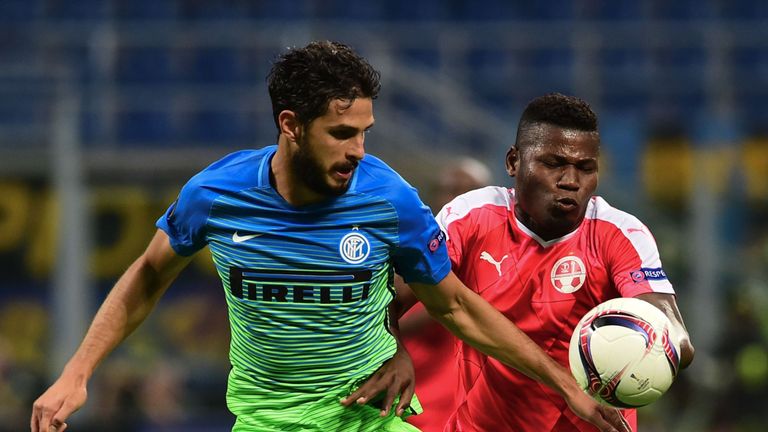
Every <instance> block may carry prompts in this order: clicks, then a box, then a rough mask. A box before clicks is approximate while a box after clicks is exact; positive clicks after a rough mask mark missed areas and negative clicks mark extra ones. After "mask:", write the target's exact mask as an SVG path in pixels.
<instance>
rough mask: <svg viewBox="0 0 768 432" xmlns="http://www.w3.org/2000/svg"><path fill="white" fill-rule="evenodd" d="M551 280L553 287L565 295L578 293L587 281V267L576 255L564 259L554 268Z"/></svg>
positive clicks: (558, 261)
mask: <svg viewBox="0 0 768 432" xmlns="http://www.w3.org/2000/svg"><path fill="white" fill-rule="evenodd" d="M550 280H551V281H552V286H554V287H555V289H556V290H558V291H560V292H561V293H563V294H570V293H573V292H576V291H578V290H579V288H581V287H582V286H583V285H584V282H585V281H586V280H587V267H586V266H585V265H584V261H582V260H581V258H579V257H577V256H575V255H568V256H565V257H562V258H560V259H559V260H557V262H556V263H555V265H554V266H552V271H551V272H550Z"/></svg>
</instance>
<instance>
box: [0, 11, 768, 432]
mask: <svg viewBox="0 0 768 432" xmlns="http://www.w3.org/2000/svg"><path fill="white" fill-rule="evenodd" d="M313 39H333V40H339V41H342V42H345V43H347V44H349V45H351V46H352V47H353V48H355V49H356V50H357V51H359V52H360V53H361V54H363V55H364V56H366V57H367V58H368V59H369V60H370V61H371V63H372V64H373V65H374V66H375V67H377V68H378V69H379V70H380V71H381V72H382V83H383V89H382V92H381V95H380V97H379V99H378V100H377V101H376V104H375V115H376V126H375V128H374V129H373V131H372V132H371V133H370V135H369V136H368V138H367V141H366V144H367V151H368V152H369V153H373V154H376V155H378V156H380V157H382V158H383V159H385V160H386V161H387V162H388V163H390V165H392V166H393V167H395V168H396V169H397V170H399V172H400V173H401V174H402V175H403V176H404V177H405V178H406V179H407V180H409V181H410V182H411V183H412V184H414V185H415V186H416V187H418V188H419V190H420V193H421V195H422V197H423V198H424V200H425V201H427V202H428V203H430V204H432V205H433V206H435V207H436V206H438V205H440V204H442V202H443V201H442V200H443V198H442V196H441V195H440V193H441V192H442V191H440V190H439V188H440V185H441V181H440V179H439V176H438V173H439V171H440V169H441V168H442V167H444V166H446V165H447V164H450V163H451V161H453V160H454V159H456V158H458V157H462V156H472V157H474V158H475V159H477V160H479V161H481V162H483V163H485V164H486V165H487V166H488V167H490V170H491V176H492V178H493V183H496V184H501V185H511V182H510V180H509V179H508V178H507V177H506V176H505V174H504V154H505V152H506V150H507V148H508V147H509V146H510V145H511V144H512V143H513V142H514V136H515V130H516V126H517V119H518V116H519V114H520V112H521V111H522V109H523V108H524V107H525V105H526V103H527V102H528V101H529V100H530V99H532V98H533V97H535V96H539V95H541V94H544V93H549V92H552V91H559V92H563V93H568V94H573V95H576V96H579V97H581V98H583V99H585V100H587V101H588V102H590V103H591V104H592V106H593V108H594V109H595V111H596V112H597V113H598V115H599V118H600V121H601V126H600V130H601V133H602V139H603V150H602V161H601V163H602V165H601V186H600V189H599V191H598V193H599V194H601V195H603V196H605V197H606V198H607V199H608V200H609V202H611V203H613V204H614V205H616V206H617V207H619V208H622V209H624V210H627V211H629V212H631V213H633V214H635V215H636V216H638V217H639V218H640V219H641V220H643V221H644V222H645V223H646V224H647V225H648V226H649V227H650V228H651V230H652V231H653V232H654V234H655V236H656V240H657V242H658V244H659V248H660V251H661V256H662V261H663V263H664V268H665V270H666V272H667V274H668V275H669V277H670V279H671V280H672V282H673V284H674V285H675V287H676V289H677V292H678V294H679V298H678V303H679V305H680V307H681V309H682V312H683V314H684V316H685V317H686V322H687V324H688V326H689V330H690V332H691V335H692V338H693V341H694V343H695V346H696V348H697V352H696V360H695V362H694V364H693V365H692V367H691V368H689V369H688V370H686V371H685V373H684V374H683V375H682V376H681V377H680V379H679V380H678V381H677V382H676V383H675V385H674V386H673V387H672V389H671V390H670V392H669V394H667V395H665V396H664V397H663V398H662V399H661V400H660V401H659V402H657V403H656V404H654V405H652V406H649V407H646V408H644V409H642V410H641V417H640V418H641V420H640V425H641V431H647V432H650V431H659V432H662V431H718V432H726V431H727V432H730V431H734V432H736V431H739V432H741V431H763V430H765V420H764V415H765V408H766V407H768V275H767V274H766V273H768V265H766V264H768V228H766V223H765V222H766V220H768V110H766V109H765V100H766V97H768V2H764V1H762V0H676V1H665V0H551V1H546V2H543V1H542V2H532V1H524V0H417V1H411V0H391V1H384V0H371V1H341V0H323V1H320V0H316V1H315V0H250V1H247V0H217V1H213V0H210V1H206V0H0V198H1V199H0V431H13V432H17V431H22V430H25V429H26V428H28V426H27V425H28V421H29V414H30V407H31V403H32V401H33V400H34V399H35V398H36V397H37V396H38V395H39V394H40V393H41V392H42V391H43V390H44V389H45V387H46V386H47V385H48V384H49V383H50V382H51V380H52V379H53V378H54V377H55V376H57V375H58V373H59V371H60V368H61V366H62V365H63V363H64V361H65V360H66V358H68V357H69V355H71V353H72V352H73V350H74V348H75V346H76V344H77V343H78V341H79V340H80V338H81V337H82V335H83V333H84V331H85V328H86V326H87V325H88V323H89V322H90V319H91V317H92V315H93V313H94V311H95V308H96V306H97V305H98V304H99V303H100V302H101V300H102V299H103V298H104V296H105V295H106V293H107V291H108V290H109V288H110V287H111V286H112V284H113V283H114V282H115V280H116V278H117V277H118V276H119V275H120V274H121V273H122V271H123V270H124V269H125V268H126V267H127V265H128V264H129V263H130V262H131V261H132V260H133V259H134V258H135V257H136V256H137V255H138V254H140V253H141V251H142V250H143V247H144V246H145V245H146V244H147V241H148V240H149V238H150V237H151V235H152V234H153V232H154V221H155V220H156V219H157V217H159V216H160V215H161V214H162V213H163V211H164V210H165V208H166V206H167V205H168V204H169V203H170V202H171V201H173V199H174V198H175V195H176V193H177V192H178V190H179V188H180V187H181V185H182V184H183V183H184V182H185V181H186V179H188V178H189V176H191V175H192V174H194V173H195V172H197V171H198V170H200V169H201V168H203V167H204V166H206V165H207V164H208V163H210V162H212V161H214V160H216V159H218V158H219V157H221V156H223V155H224V154H226V153H228V152H230V151H232V150H235V149H240V148H257V147H262V146H265V145H268V144H272V143H273V142H274V141H275V137H276V131H275V126H274V124H273V121H272V116H271V106H270V103H269V100H268V96H267V91H266V83H265V76H266V74H267V72H268V70H269V68H270V64H271V60H272V59H273V58H274V57H275V55H276V54H277V53H279V52H280V51H282V50H283V49H284V48H285V47H287V46H294V45H298V46H301V45H304V44H305V43H306V42H308V41H310V40H313ZM434 210H435V211H436V210H438V208H435V209H434ZM202 255H205V254H202ZM228 332H229V330H228V325H227V319H226V311H225V305H224V301H223V294H222V292H221V287H220V283H219V281H218V278H217V276H216V275H215V272H214V270H213V267H212V265H211V264H210V263H209V259H208V257H205V256H201V257H199V259H198V260H197V261H196V262H195V265H193V266H191V268H189V269H188V270H187V271H185V273H184V274H183V275H182V277H181V278H180V279H179V280H178V281H177V283H176V284H175V285H174V286H173V287H172V288H171V289H170V290H169V292H168V294H167V295H166V297H165V298H164V299H163V300H162V301H161V303H160V305H159V306H158V309H157V310H156V311H155V312H154V313H153V314H152V315H151V316H150V318H149V319H148V321H147V322H146V323H145V324H144V325H143V326H142V327H141V328H140V329H139V330H138V331H137V332H136V333H135V334H134V335H132V336H131V337H130V338H129V339H128V340H127V342H126V343H125V344H124V345H123V346H122V347H121V348H120V349H119V350H118V351H117V352H115V353H114V354H113V355H112V356H111V357H110V358H109V359H108V360H107V361H105V363H104V364H103V365H102V366H101V368H100V369H99V370H98V372H97V374H96V376H95V378H94V380H93V381H92V386H91V388H90V389H89V390H90V398H89V403H88V405H87V406H86V407H85V408H84V409H83V410H82V411H81V412H80V413H78V414H77V415H76V416H74V417H73V419H72V422H71V424H72V430H77V431H91V430H94V431H95V430H100V431H103V430H109V431H126V432H134V431H142V432H150V431H176V430H178V431H182V430H183V431H193V432H194V431H220V430H221V431H223V430H227V428H228V427H229V426H230V425H231V423H232V419H231V417H230V415H229V414H228V412H227V411H226V408H225V404H224V393H225V380H226V374H227V372H228V368H229V363H228V360H227V348H228V343H229V335H228Z"/></svg>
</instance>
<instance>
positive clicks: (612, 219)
mask: <svg viewBox="0 0 768 432" xmlns="http://www.w3.org/2000/svg"><path fill="white" fill-rule="evenodd" d="M587 218H588V219H592V220H594V221H599V222H604V223H607V224H608V225H609V226H612V227H614V228H615V229H618V230H620V231H622V232H624V233H625V234H631V233H632V232H633V231H647V230H648V228H647V227H646V226H645V224H643V223H642V222H641V221H640V219H638V218H637V217H636V216H634V215H633V214H630V213H629V212H626V211H624V210H620V209H618V208H616V207H614V206H612V205H611V204H609V203H608V201H606V200H605V199H604V198H603V197H600V196H593V197H592V198H591V199H590V201H589V207H588V208H587Z"/></svg>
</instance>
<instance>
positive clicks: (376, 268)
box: [157, 146, 450, 414]
mask: <svg viewBox="0 0 768 432" xmlns="http://www.w3.org/2000/svg"><path fill="white" fill-rule="evenodd" d="M276 150H277V147H276V146H269V147H266V148H263V149H261V150H246V151H240V152H236V153H233V154H230V155H228V156H226V157H224V158H223V159H221V160H219V161H218V162H215V163H213V164H212V165H210V166H209V167H208V168H206V169H205V170H203V171H202V172H200V173H199V174H197V175H196V176H194V177H193V178H192V179H191V180H190V181H189V182H188V183H187V184H186V185H185V186H184V187H183V189H182V191H181V193H180V195H179V198H178V200H177V201H176V202H174V203H173V204H172V205H171V206H170V207H169V209H168V211H167V212H166V213H165V215H163V216H162V217H161V218H160V219H159V220H158V222H157V226H158V227H159V228H160V229H162V230H163V231H165V232H166V233H167V234H168V237H169V238H170V242H171V246H172V247H173V249H174V250H175V251H176V252H177V253H178V254H180V255H191V254H193V253H194V252H196V251H198V250H199V249H201V248H203V247H205V246H206V245H207V246H209V247H210V249H211V252H212V255H213V260H214V262H215V265H216V269H217V271H218V274H219V277H220V278H221V281H222V284H223V288H224V292H225V295H226V299H227V305H228V312H229V320H230V325H231V329H232V340H231V345H230V361H231V362H232V366H233V369H232V372H231V373H230V381H229V390H228V401H229V405H230V409H232V411H233V412H234V413H235V414H240V413H245V412H251V411H252V410H254V409H261V408H267V405H269V406H271V407H276V406H277V405H275V404H276V403H282V404H294V403H301V402H302V399H306V400H312V399H314V398H316V397H317V393H318V392H325V393H327V392H331V393H334V392H336V393H339V394H340V395H343V394H344V392H346V391H349V388H350V385H353V384H355V383H358V382H359V381H361V380H363V379H365V378H367V377H368V376H369V375H370V374H371V373H373V372H374V371H375V370H376V369H377V368H378V367H379V366H380V365H381V364H382V363H383V362H384V361H386V360H387V359H389V358H390V357H392V355H393V354H394V352H395V349H396V344H395V342H394V339H393V337H392V335H391V334H390V333H389V331H388V317H387V305H388V304H389V302H390V301H391V300H392V298H393V296H394V289H393V283H392V277H393V267H394V270H396V271H397V272H398V273H399V274H400V275H402V276H403V278H404V279H405V280H406V281H407V282H420V283H427V284H435V283H437V282H439V281H440V280H442V279H443V278H444V277H445V276H446V275H447V274H448V272H449V271H450V261H449V259H448V255H447V252H446V248H445V244H444V241H443V240H444V236H443V234H442V232H441V230H440V228H439V226H438V225H437V223H436V222H435V220H434V218H433V216H432V212H431V211H430V209H429V208H428V207H426V206H425V205H424V204H423V203H422V202H421V200H420V199H419V197H418V195H417V193H416V190H415V189H414V188H413V187H411V186H410V185H409V184H408V183H407V182H406V181H405V180H403V179H402V178H401V177H400V176H399V175H398V174H397V173H396V172H395V171H394V170H392V169H391V168H390V167H389V166H387V165H386V164H385V163H383V162H382V161H381V160H379V159H377V158H375V157H373V156H370V155H367V156H366V157H365V158H363V160H361V161H360V164H359V165H358V167H357V170H356V171H355V173H354V176H353V178H352V179H351V182H350V187H349V189H348V191H347V192H346V193H344V194H343V195H341V196H339V197H334V198H329V199H328V200H327V201H325V202H322V203H318V204H311V205H307V206H303V207H294V206H291V205H290V204H288V203H287V202H286V201H285V200H284V199H283V198H282V197H281V196H280V195H279V194H278V193H277V191H276V190H275V189H274V188H273V187H272V185H271V184H270V181H269V178H270V161H271V159H272V157H273V156H274V154H275V152H276ZM265 404H266V405H265Z"/></svg>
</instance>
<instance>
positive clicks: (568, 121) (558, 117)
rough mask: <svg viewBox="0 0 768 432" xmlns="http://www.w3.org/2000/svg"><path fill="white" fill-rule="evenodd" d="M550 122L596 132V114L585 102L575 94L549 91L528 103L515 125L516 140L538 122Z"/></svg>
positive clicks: (564, 126)
mask: <svg viewBox="0 0 768 432" xmlns="http://www.w3.org/2000/svg"><path fill="white" fill-rule="evenodd" d="M542 123H545V124H550V125H554V126H559V127H561V128H565V129H575V130H580V131H584V132H597V128H598V122H597V115H596V114H595V112H594V111H592V108H591V107H590V106H589V104H588V103H587V102H585V101H584V100H582V99H579V98H577V97H575V96H567V95H564V94H561V93H549V94H546V95H544V96H539V97H537V98H536V99H533V100H532V101H530V102H529V103H528V105H527V106H526V107H525V110H524V111H523V114H522V115H521V116H520V123H519V124H518V126H517V140H518V142H519V141H520V137H521V135H522V134H523V133H525V132H526V131H527V130H529V129H530V128H531V127H534V126H536V125H538V124H542Z"/></svg>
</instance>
